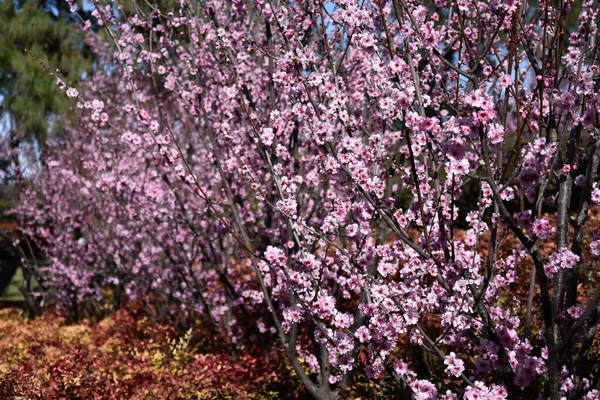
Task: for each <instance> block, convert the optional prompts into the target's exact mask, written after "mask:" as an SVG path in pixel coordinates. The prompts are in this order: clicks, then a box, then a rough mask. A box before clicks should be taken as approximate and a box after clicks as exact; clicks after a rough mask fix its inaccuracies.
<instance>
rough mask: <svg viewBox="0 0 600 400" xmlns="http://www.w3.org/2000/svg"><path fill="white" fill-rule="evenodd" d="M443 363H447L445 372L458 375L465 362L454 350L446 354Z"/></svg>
mask: <svg viewBox="0 0 600 400" xmlns="http://www.w3.org/2000/svg"><path fill="white" fill-rule="evenodd" d="M444 364H445V365H447V367H446V373H447V374H448V375H451V376H460V375H461V374H462V373H463V371H464V370H465V363H464V362H463V361H462V360H461V359H459V358H457V357H456V354H455V353H454V352H451V353H450V355H447V356H446V358H445V359H444Z"/></svg>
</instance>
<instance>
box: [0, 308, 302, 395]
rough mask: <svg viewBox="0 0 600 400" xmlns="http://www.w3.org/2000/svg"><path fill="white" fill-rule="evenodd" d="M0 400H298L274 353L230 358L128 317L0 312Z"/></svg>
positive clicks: (220, 347) (206, 339) (217, 346)
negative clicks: (76, 318) (69, 318)
mask: <svg viewBox="0 0 600 400" xmlns="http://www.w3.org/2000/svg"><path fill="white" fill-rule="evenodd" d="M0 398H1V399H21V398H22V399H44V400H46V399H48V400H51V399H300V398H304V394H303V391H302V390H301V388H300V386H299V384H298V383H297V381H296V379H295V378H294V377H293V374H292V373H291V372H290V371H289V370H288V369H287V368H286V363H285V362H284V360H283V358H282V356H281V353H280V352H278V351H276V350H273V351H271V352H270V353H267V352H265V351H264V349H258V348H257V349H255V350H252V349H249V350H247V351H244V352H240V351H238V352H237V354H235V353H234V351H233V347H232V346H231V345H230V344H228V341H227V340H225V339H224V338H220V337H215V335H214V334H211V333H209V332H202V328H196V329H192V330H190V331H188V332H187V333H185V334H183V335H177V334H176V333H175V331H174V330H173V329H172V328H170V327H169V326H168V325H163V324H159V323H156V322H153V321H150V320H148V319H147V318H145V317H141V316H140V315H135V314H134V313H132V312H131V311H125V310H121V311H117V312H116V313H114V314H112V315H111V316H110V317H108V318H106V319H104V320H102V321H100V322H97V321H83V322H81V323H78V324H67V323H66V321H65V320H64V319H62V318H60V317H58V316H56V315H52V314H51V313H47V314H46V315H44V316H42V317H40V318H37V319H35V320H30V319H28V318H27V317H26V316H25V314H24V313H23V312H22V311H20V310H16V309H4V310H0Z"/></svg>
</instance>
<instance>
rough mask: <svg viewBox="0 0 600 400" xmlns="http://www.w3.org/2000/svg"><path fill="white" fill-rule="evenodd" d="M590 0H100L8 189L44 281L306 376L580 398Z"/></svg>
mask: <svg viewBox="0 0 600 400" xmlns="http://www.w3.org/2000/svg"><path fill="white" fill-rule="evenodd" d="M599 7H600V4H599V3H598V1H597V0H591V1H590V0H585V1H583V2H580V3H573V2H565V1H553V2H550V1H541V2H539V3H535V4H534V3H525V2H520V1H516V0H507V1H496V0H491V1H469V0H458V1H456V2H455V1H447V0H436V1H433V2H419V1H409V0H392V1H383V0H382V1H361V2H353V1H346V0H337V1H331V2H320V1H314V0H307V1H273V0H266V1H265V0H256V1H249V0H228V1H210V0H206V1H198V2H188V1H185V0H181V1H180V2H164V3H162V2H158V3H152V2H149V1H146V2H139V3H137V2H134V3H133V4H131V5H128V6H127V7H123V6H122V5H118V4H117V3H116V2H110V3H108V4H100V3H96V11H95V12H94V16H95V18H96V19H97V23H98V24H99V25H100V26H102V28H103V30H102V31H101V32H102V35H99V34H97V33H94V32H93V31H92V30H90V29H89V27H90V24H89V23H88V24H87V25H85V26H83V29H84V30H86V31H87V33H88V35H87V41H88V45H89V46H90V47H91V48H93V49H95V52H96V53H97V55H98V57H99V60H100V61H99V66H100V67H99V68H98V69H97V72H96V73H95V74H94V76H93V77H92V78H91V79H90V80H89V81H88V86H87V89H86V90H85V92H83V93H82V94H80V93H79V92H77V91H75V90H74V89H68V88H65V89H66V95H67V96H69V97H71V98H72V101H73V104H74V106H75V105H76V106H77V107H79V108H80V112H79V114H80V119H79V121H78V123H77V124H75V125H72V126H70V127H68V130H69V135H68V137H66V138H65V139H64V140H62V141H61V142H58V143H52V144H51V145H50V146H49V147H50V148H51V149H52V151H51V157H52V159H51V160H48V162H47V169H44V170H41V171H39V174H38V176H37V178H36V179H35V181H34V182H33V184H32V185H31V189H30V190H29V191H28V192H26V193H24V194H23V195H22V204H21V206H20V209H19V213H20V215H21V216H22V221H23V225H24V227H25V228H24V229H26V231H27V233H28V234H29V235H31V236H32V237H35V238H37V241H38V244H39V245H40V246H41V247H43V248H44V249H45V251H46V252H47V254H48V256H49V259H50V260H51V263H50V265H48V266H45V267H44V266H39V267H36V270H39V275H40V277H41V279H42V280H43V281H44V287H47V288H48V289H47V290H46V291H45V292H44V293H43V295H44V299H45V301H54V302H57V303H58V304H62V305H65V306H68V307H70V308H71V310H73V311H75V310H80V308H78V306H77V305H78V304H81V303H82V302H83V301H87V302H89V304H91V307H93V308H94V309H95V310H96V311H97V312H104V310H106V308H107V307H108V305H107V304H106V301H107V296H106V290H107V289H110V290H111V291H112V293H114V295H113V296H112V297H111V298H112V299H113V301H114V303H115V304H113V305H112V306H118V303H119V302H120V299H121V297H122V296H125V298H126V299H127V300H134V299H139V300H140V301H145V302H147V306H148V309H149V310H151V312H154V313H156V314H157V315H160V316H170V317H171V318H173V319H174V321H186V320H187V321H191V320H193V319H194V318H195V317H196V316H199V315H200V316H203V317H204V318H206V319H207V320H208V321H209V322H210V323H211V324H213V325H214V327H215V329H222V330H224V331H226V332H227V333H229V334H230V335H231V337H232V338H234V340H241V339H242V338H244V337H253V338H255V339H256V340H262V341H265V342H267V341H270V340H272V339H276V341H277V343H278V344H279V345H280V346H282V348H283V349H284V351H285V354H286V356H287V359H288V361H289V362H290V365H291V366H292V367H293V369H294V371H295V373H296V374H297V376H298V378H299V379H300V380H301V381H302V383H303V384H304V385H305V386H306V388H307V390H308V392H310V394H311V395H312V396H314V397H315V398H319V399H333V398H336V396H337V395H338V391H339V390H340V389H343V388H344V387H345V386H346V385H348V384H349V383H350V382H352V377H353V374H354V372H355V371H357V370H358V371H364V372H365V373H366V375H367V376H368V377H369V378H371V379H383V378H385V379H391V380H393V381H394V382H395V385H396V387H397V390H398V391H400V393H405V394H406V396H413V397H414V398H416V399H438V398H440V399H457V398H464V399H482V398H485V399H507V398H510V399H518V398H535V397H536V396H538V395H539V396H541V398H550V399H553V400H554V399H556V400H558V399H561V398H568V399H579V398H586V399H598V398H600V393H599V392H598V389H599V387H598V386H599V384H600V379H599V378H600V376H599V374H598V371H597V370H594V369H593V368H589V366H590V364H591V363H597V362H598V354H597V344H598V341H597V340H596V336H597V325H598V322H599V319H600V286H599V285H598V283H597V274H598V271H597V268H595V267H594V266H593V264H592V263H591V260H592V257H597V256H598V255H600V233H599V232H596V231H593V230H592V231H591V230H590V225H589V224H588V222H589V220H590V218H589V217H590V216H591V215H593V213H594V209H593V206H594V205H600V188H598V187H596V186H597V181H598V164H599V162H600V125H599V120H598V112H599V110H600V95H599V82H600V80H599V76H600V75H599V71H598V68H599V66H600V65H599V61H600V52H599V50H600V49H599V47H598V42H599V40H600V36H599V35H600V34H599V32H598V29H597V25H598V19H599V18H598V9H599ZM574 20H576V21H577V22H576V23H574V24H572V23H570V22H569V21H574ZM101 37H106V38H108V40H102V39H101ZM459 226H463V227H465V226H466V227H467V229H466V230H458V229H457V227H459ZM409 348H418V349H420V352H418V353H414V352H413V353H411V352H409V351H408V350H407V349H409ZM594 349H596V350H594ZM425 353H427V354H432V355H433V358H434V359H435V360H437V361H436V362H437V364H438V366H439V368H438V369H437V371H436V369H435V368H433V369H431V368H428V370H427V369H426V371H423V368H419V364H420V363H421V364H422V359H423V356H422V355H423V354H425ZM411 354H412V355H411ZM415 354H417V355H415ZM419 355H420V356H419Z"/></svg>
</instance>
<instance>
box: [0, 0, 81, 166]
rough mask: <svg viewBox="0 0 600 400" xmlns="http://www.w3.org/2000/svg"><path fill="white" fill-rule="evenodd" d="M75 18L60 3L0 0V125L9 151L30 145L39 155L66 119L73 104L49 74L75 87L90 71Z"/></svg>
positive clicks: (38, 0)
mask: <svg viewBox="0 0 600 400" xmlns="http://www.w3.org/2000/svg"><path fill="white" fill-rule="evenodd" d="M76 18H77V15H76V14H74V13H71V12H70V11H69V5H68V4H67V3H66V2H64V1H62V0H59V1H49V0H27V1H12V0H0V21H2V24H0V121H2V125H3V130H4V132H3V133H5V134H6V133H7V134H8V135H9V137H10V139H11V141H12V142H14V143H12V145H13V146H18V145H19V143H21V142H23V141H25V142H29V143H32V142H34V143H36V144H37V145H39V148H40V151H41V153H42V154H43V153H44V148H45V142H46V139H47V138H48V137H51V136H52V135H57V134H59V133H60V132H59V131H58V130H59V127H60V125H61V124H59V123H58V122H59V120H60V119H63V118H68V117H69V114H70V112H71V110H70V105H72V102H70V101H69V99H68V98H66V96H65V94H64V93H62V92H61V90H60V89H59V88H58V87H57V85H56V78H55V77H54V76H51V74H55V72H56V70H57V69H58V70H59V71H60V74H59V75H60V77H61V79H62V80H63V81H64V82H65V83H66V84H68V85H70V86H76V85H77V81H79V80H80V79H81V77H82V76H83V74H84V73H86V72H89V70H90V68H91V64H92V59H91V56H90V54H89V52H87V51H86V48H85V45H84V43H83V37H82V35H81V34H80V32H79V31H78V28H77V26H76V25H75V24H74V23H73V22H75V21H76Z"/></svg>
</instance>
